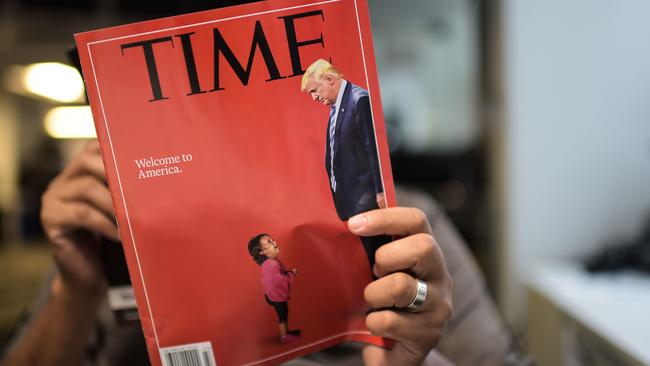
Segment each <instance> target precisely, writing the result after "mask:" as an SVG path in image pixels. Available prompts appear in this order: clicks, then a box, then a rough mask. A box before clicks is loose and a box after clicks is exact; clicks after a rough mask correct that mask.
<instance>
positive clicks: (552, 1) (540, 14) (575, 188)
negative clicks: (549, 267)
mask: <svg viewBox="0 0 650 366" xmlns="http://www.w3.org/2000/svg"><path fill="white" fill-rule="evenodd" d="M648 14H650V2H648V1H645V0H603V1H591V0H562V1H560V0H545V1H534V0H528V1H525V0H503V7H502V14H501V16H502V25H503V28H502V41H503V52H504V53H503V65H502V67H503V75H504V78H505V80H504V89H505V103H506V105H505V114H504V116H505V119H506V125H507V128H506V130H507V133H506V138H505V141H506V146H505V149H504V156H503V157H502V158H503V163H504V167H505V173H504V174H505V177H502V178H503V179H502V181H503V182H504V186H503V187H502V188H503V193H504V197H505V202H504V203H503V204H504V208H505V211H504V212H505V216H504V218H505V219H504V223H505V228H504V229H505V231H504V232H505V241H506V243H505V245H506V247H505V251H504V252H503V253H504V255H503V256H502V258H501V264H502V265H501V268H502V270H503V272H502V273H501V276H500V278H501V281H500V288H501V289H502V291H500V293H501V296H500V300H501V305H503V306H504V307H505V311H506V315H507V317H508V318H509V320H511V321H514V322H515V323H517V322H518V321H519V320H521V316H522V314H523V313H522V311H523V296H522V289H521V287H520V286H518V285H517V282H518V280H520V279H521V277H522V276H523V275H525V274H526V269H527V268H530V265H531V263H534V262H537V261H541V260H552V259H562V258H569V257H578V256H580V255H584V254H585V253H589V252H591V251H593V250H594V248H596V247H598V245H599V244H600V243H602V242H603V240H606V239H607V238H611V237H615V236H617V235H619V234H622V235H628V236H633V235H634V234H635V233H636V231H637V230H638V229H639V225H640V224H641V221H642V219H643V216H644V215H645V214H646V213H650V21H649V20H648ZM503 290H505V291H503Z"/></svg>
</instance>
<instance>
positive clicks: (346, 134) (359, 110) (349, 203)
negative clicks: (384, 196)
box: [325, 82, 384, 220]
mask: <svg viewBox="0 0 650 366" xmlns="http://www.w3.org/2000/svg"><path fill="white" fill-rule="evenodd" d="M329 128H330V126H329V123H328V126H327V133H326V153H325V169H326V170H327V176H328V177H329V178H330V181H331V178H332V177H331V169H330V163H331V161H332V160H331V155H330V138H329ZM334 177H335V179H336V192H334V191H333V190H332V187H331V184H330V190H332V197H333V198H334V206H335V207H336V213H337V214H338V216H339V218H340V219H341V220H347V219H348V218H350V217H351V216H354V215H356V214H358V213H360V212H364V211H368V210H372V209H376V208H378V206H377V200H376V199H377V194H378V193H381V192H383V191H384V188H383V186H382V183H381V172H380V170H379V158H378V156H377V145H376V143H375V130H374V127H373V124H372V114H371V111H370V97H369V96H368V91H367V90H365V89H363V88H361V87H359V86H356V85H354V84H352V83H350V82H348V84H347V85H346V86H345V89H344V91H343V97H342V99H341V106H340V108H339V111H338V117H337V122H336V131H335V132H334Z"/></svg>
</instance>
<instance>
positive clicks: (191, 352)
mask: <svg viewBox="0 0 650 366" xmlns="http://www.w3.org/2000/svg"><path fill="white" fill-rule="evenodd" d="M160 357H161V358H162V363H163V365H164V366H217V363H216V362H215V361H214V354H213V353H212V346H211V345H210V342H202V343H192V344H184V345H180V346H174V347H165V348H161V349H160Z"/></svg>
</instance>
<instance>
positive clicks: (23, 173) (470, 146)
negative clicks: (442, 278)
mask: <svg viewBox="0 0 650 366" xmlns="http://www.w3.org/2000/svg"><path fill="white" fill-rule="evenodd" d="M239 2H241V1H215V2H208V1H198V0H175V1H174V0H165V1H152V0H147V1H137V2H136V1H126V0H94V1H81V0H61V1H56V2H51V1H46V0H4V1H3V2H2V4H1V5H0V239H1V241H0V274H1V275H0V339H3V338H5V337H6V336H7V335H8V334H9V332H10V330H11V327H12V324H13V323H14V322H15V319H16V318H17V317H18V316H19V314H20V313H21V311H22V309H23V308H24V307H25V306H26V304H27V303H29V301H30V300H31V297H32V296H33V294H34V293H35V290H36V287H37V286H38V284H39V283H40V282H41V280H42V276H43V274H44V273H45V272H46V271H47V269H48V267H49V266H50V261H49V258H48V252H47V246H46V245H45V242H44V238H43V234H42V229H41V227H40V224H39V217H38V212H39V205H40V195H41V194H42V192H43V191H44V190H45V188H46V186H47V184H48V181H49V180H50V179H51V178H52V177H54V176H55V175H56V174H57V172H59V171H60V169H61V167H62V166H63V164H64V163H65V161H66V160H67V159H69V158H70V157H71V156H72V155H73V154H74V152H75V151H77V150H78V149H79V148H80V146H82V144H83V142H84V141H85V139H86V138H91V137H92V134H93V133H94V132H93V130H92V122H91V121H90V120H89V118H90V117H89V115H90V113H89V112H88V110H87V109H86V108H85V107H82V106H83V104H84V94H83V84H82V82H81V78H80V76H79V75H78V74H75V71H74V70H70V69H69V68H65V67H64V66H62V65H61V64H66V63H68V60H67V58H66V50H67V49H69V47H70V46H72V44H73V42H74V41H73V37H72V35H73V34H74V33H78V32H81V31H86V30H90V29H95V28H100V27H106V26H111V25H118V24H123V23H127V22H133V21H138V20H146V19H153V18H157V17H161V16H167V15H174V14H181V13H185V12H190V11H197V10H203V9H209V8H214V7H219V6H225V5H228V4H233V3H239ZM369 3H370V8H371V19H372V25H373V38H374V42H375V51H376V59H377V64H378V70H379V79H380V84H381V92H382V101H383V108H384V114H385V116H386V122H387V130H388V133H389V142H390V148H391V157H392V162H393V172H394V176H395V180H396V182H397V183H399V184H401V185H405V186H411V187H416V188H418V189H420V190H423V191H425V192H427V193H429V194H430V195H431V196H432V197H434V198H435V199H436V200H437V202H438V203H439V204H440V205H441V206H442V207H444V208H445V209H446V211H447V213H448V214H449V216H450V217H451V218H452V220H453V221H454V223H455V224H456V225H457V227H458V228H459V230H460V232H461V233H462V235H463V237H464V238H465V239H466V240H467V242H468V244H469V247H470V248H471V250H472V252H473V253H474V254H475V256H476V257H477V259H478V262H479V264H480V265H481V267H482V269H483V271H484V273H485V275H486V278H487V281H488V287H489V290H490V293H491V294H492V295H493V296H494V298H495V300H496V301H497V303H498V305H499V308H500V310H501V312H502V313H503V315H504V317H505V319H506V321H507V322H508V324H509V325H510V326H511V327H512V329H513V330H514V331H515V332H516V333H517V334H518V335H519V336H520V337H521V339H522V340H523V342H524V345H525V347H526V349H527V350H528V351H529V352H531V353H532V354H533V355H534V356H535V358H536V359H537V360H538V361H539V364H540V365H558V364H564V365H583V364H584V365H589V364H597V363H596V362H605V363H602V364H624V365H625V364H629V365H643V364H645V365H650V355H648V349H650V347H644V346H643V342H644V340H645V342H646V345H647V339H648V338H649V337H650V316H648V315H647V310H646V309H645V308H646V307H647V304H648V303H650V301H649V300H650V279H649V277H648V276H647V273H648V272H647V268H648V264H647V263H646V267H645V269H646V272H644V271H643V270H638V269H639V268H640V269H643V264H641V265H639V266H637V270H630V269H629V267H627V268H626V267H625V266H624V265H622V266H619V267H623V270H618V271H607V272H605V273H598V274H589V273H588V272H586V271H585V270H584V263H585V262H586V261H587V259H590V258H591V259H594V258H596V256H597V255H598V253H601V254H602V253H604V254H602V255H601V258H602V257H603V256H604V257H606V258H610V259H611V256H610V257H608V255H609V254H611V255H615V254H616V253H618V254H619V256H621V257H623V255H620V253H622V251H623V250H625V249H626V248H629V247H632V246H634V244H638V245H636V247H642V246H643V245H642V244H639V243H637V242H639V241H643V238H644V236H643V235H644V234H643V232H644V227H645V222H646V220H647V218H648V215H650V102H648V96H649V95H650V47H649V46H648V44H650V42H649V41H648V35H650V22H648V21H647V14H649V13H650V3H648V2H645V1H642V0H620V1H613V0H607V1H601V2H598V3H594V2H591V1H587V0H567V1H559V0H550V1H525V0H411V1H407V2H399V1H393V0H369ZM55 63H58V64H55ZM68 88H70V89H69V90H68ZM61 116H64V117H63V119H60V117H61ZM645 238H646V239H645V240H646V241H647V245H645V246H646V247H648V246H650V238H647V236H646V237H645ZM647 249H648V250H646V251H645V252H643V249H640V250H639V252H638V253H637V252H633V253H632V254H630V255H628V257H630V256H632V257H635V258H637V259H639V258H642V256H643V253H647V252H649V251H650V248H647ZM605 250H609V251H605ZM617 250H618V251H617ZM612 253H613V254H612ZM635 253H636V254H635ZM645 255H646V256H647V257H646V261H648V260H649V259H648V256H650V254H645ZM622 261H623V262H624V261H625V259H622ZM644 273H645V274H644ZM594 312H595V313H594ZM592 313H593V314H592ZM635 339H637V340H636V341H635ZM644 348H645V349H644ZM594 360H598V361H594ZM602 360H606V361H602Z"/></svg>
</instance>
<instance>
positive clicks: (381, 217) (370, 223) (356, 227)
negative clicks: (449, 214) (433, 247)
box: [348, 207, 432, 236]
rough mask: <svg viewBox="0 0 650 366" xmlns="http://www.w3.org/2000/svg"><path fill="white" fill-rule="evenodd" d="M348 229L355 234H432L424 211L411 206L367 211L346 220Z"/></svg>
mask: <svg viewBox="0 0 650 366" xmlns="http://www.w3.org/2000/svg"><path fill="white" fill-rule="evenodd" d="M348 229H349V230H350V231H351V232H352V233H353V234H355V235H359V236H375V235H399V236H409V235H413V234H432V230H431V226H430V225H429V221H428V220H427V217H426V215H425V214H424V212H422V211H421V210H419V209H417V208H412V207H390V208H382V209H378V210H372V211H367V212H364V213H361V214H358V215H356V216H354V217H352V218H350V220H348Z"/></svg>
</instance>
